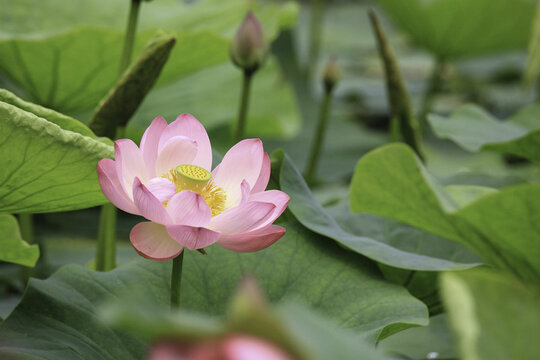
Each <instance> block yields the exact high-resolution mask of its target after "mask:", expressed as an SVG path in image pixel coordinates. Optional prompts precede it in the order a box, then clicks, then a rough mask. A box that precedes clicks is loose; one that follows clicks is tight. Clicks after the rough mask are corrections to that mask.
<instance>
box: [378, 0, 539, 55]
mask: <svg viewBox="0 0 540 360" xmlns="http://www.w3.org/2000/svg"><path fill="white" fill-rule="evenodd" d="M378 2H379V3H380V4H381V5H382V7H383V9H384V10H386V11H387V12H388V13H389V14H390V16H391V17H392V19H394V20H395V21H396V23H397V24H398V25H399V26H400V27H401V28H402V29H403V30H405V31H406V32H407V33H408V35H409V36H410V37H411V38H412V40H413V41H414V42H415V43H416V44H418V45H420V46H422V47H424V48H425V49H427V50H429V51H431V52H432V53H433V54H434V55H435V56H436V57H438V58H442V59H447V60H451V59H457V58H465V57H471V56H475V55H484V54H489V53H494V52H501V51H508V50H515V49H524V48H525V47H526V46H527V41H528V39H529V34H530V30H531V24H532V19H533V15H534V2H533V1H529V0H514V1H508V0H475V1H470V0H450V1H448V0H408V1H401V0H378Z"/></svg>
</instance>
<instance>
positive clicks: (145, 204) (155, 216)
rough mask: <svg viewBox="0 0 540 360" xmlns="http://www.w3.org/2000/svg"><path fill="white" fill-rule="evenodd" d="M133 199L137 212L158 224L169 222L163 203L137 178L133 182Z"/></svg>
mask: <svg viewBox="0 0 540 360" xmlns="http://www.w3.org/2000/svg"><path fill="white" fill-rule="evenodd" d="M133 200H134V201H135V206H137V209H138V210H139V214H141V215H142V216H144V217H145V218H147V219H148V220H152V221H154V222H157V223H159V224H170V223H171V222H172V221H171V218H170V217H169V214H168V213H167V210H165V207H163V204H162V203H161V202H160V201H159V200H158V199H157V198H156V197H155V196H154V195H153V194H152V193H151V192H150V190H148V189H147V188H146V186H144V185H143V184H142V183H141V181H140V180H139V178H135V181H134V182H133Z"/></svg>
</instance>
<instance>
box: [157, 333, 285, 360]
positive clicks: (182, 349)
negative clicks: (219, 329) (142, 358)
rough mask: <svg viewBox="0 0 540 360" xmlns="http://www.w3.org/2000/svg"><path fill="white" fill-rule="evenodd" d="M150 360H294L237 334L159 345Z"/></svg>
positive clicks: (268, 343) (257, 340) (255, 339)
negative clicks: (220, 337) (221, 337)
mask: <svg viewBox="0 0 540 360" xmlns="http://www.w3.org/2000/svg"><path fill="white" fill-rule="evenodd" d="M148 360H293V358H292V357H291V356H290V355H288V354H287V353H286V352H285V351H283V350H282V349H281V348H279V347H278V346H276V345H274V344H272V343H270V342H268V341H266V340H263V339H260V338H257V337H254V336H251V335H234V336H229V337H226V338H223V339H218V340H200V341H197V342H193V343H184V342H173V341H166V342H159V343H157V344H156V345H154V346H153V347H152V349H151V351H150V355H149V357H148Z"/></svg>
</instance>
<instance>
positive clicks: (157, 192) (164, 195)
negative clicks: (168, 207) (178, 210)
mask: <svg viewBox="0 0 540 360" xmlns="http://www.w3.org/2000/svg"><path fill="white" fill-rule="evenodd" d="M146 188H147V189H148V190H149V191H150V192H151V193H152V195H154V196H155V197H156V198H157V199H158V200H159V202H160V203H164V202H165V201H167V200H170V198H171V197H172V196H173V195H174V194H176V186H174V184H173V183H172V182H170V181H169V180H167V179H165V178H162V177H157V178H153V179H150V181H149V182H148V183H147V184H146Z"/></svg>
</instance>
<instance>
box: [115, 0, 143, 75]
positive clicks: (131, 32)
mask: <svg viewBox="0 0 540 360" xmlns="http://www.w3.org/2000/svg"><path fill="white" fill-rule="evenodd" d="M140 7H141V0H131V6H130V8H129V16H128V22H127V28H126V37H125V39H124V49H123V50H122V58H121V60H120V75H122V74H123V73H124V71H125V70H126V69H127V68H128V66H129V63H130V62H131V55H132V54H133V43H134V42H135V31H136V29H137V21H138V20H139V9H140Z"/></svg>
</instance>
